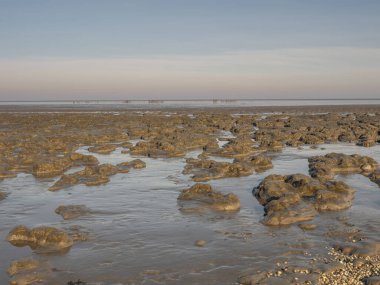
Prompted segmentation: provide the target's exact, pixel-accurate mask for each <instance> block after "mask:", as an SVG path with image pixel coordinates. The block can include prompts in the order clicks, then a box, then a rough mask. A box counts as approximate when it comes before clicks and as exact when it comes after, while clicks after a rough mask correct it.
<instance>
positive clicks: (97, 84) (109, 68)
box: [0, 48, 380, 100]
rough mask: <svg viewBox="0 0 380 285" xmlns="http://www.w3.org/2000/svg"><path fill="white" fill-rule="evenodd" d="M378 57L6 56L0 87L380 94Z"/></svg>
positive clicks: (0, 65)
mask: <svg viewBox="0 0 380 285" xmlns="http://www.w3.org/2000/svg"><path fill="white" fill-rule="evenodd" d="M378 62H380V49H375V48H320V49H278V50H269V51H268V50H264V51H244V52H235V53H223V54H217V55H205V56H203V55H202V56H191V55H190V56H178V55H176V56H159V57H158V56H156V57H155V56H150V57H120V58H53V57H45V58H44V57H40V58H24V59H0V93H1V94H7V97H8V96H9V98H11V99H12V100H19V99H24V100H36V99H38V98H40V99H45V100H48V99H49V98H52V97H54V98H55V99H57V100H59V99H69V100H71V99H72V100H76V99H131V100H132V99H159V98H164V99H176V98H177V99H178V98H180V99H186V98H187V97H190V98H198V99H201V98H210V99H212V98H221V99H228V98H245V99H249V98H253V99H254V98H267V97H268V96H269V97H268V98H276V96H275V95H276V94H278V96H277V98H279V97H280V98H281V96H283V94H285V95H287V97H289V98H300V99H302V98H305V97H304V96H305V94H306V95H307V98H334V94H337V93H340V94H342V95H343V96H341V97H343V98H358V99H360V98H377V95H378V90H379V89H380V80H379V77H380V66H379V65H378ZM315 90H318V92H315ZM20 94H22V96H20ZM37 94H38V98H36V95H37ZM273 95H274V96H273ZM338 98H339V97H338ZM2 99H3V98H2Z"/></svg>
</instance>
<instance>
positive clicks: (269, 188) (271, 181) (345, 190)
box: [253, 174, 354, 226]
mask: <svg viewBox="0 0 380 285" xmlns="http://www.w3.org/2000/svg"><path fill="white" fill-rule="evenodd" d="M253 194H254V195H255V197H256V199H257V200H258V201H259V203H260V204H261V205H263V206H264V213H265V214H264V219H263V223H264V224H266V225H271V226H279V225H288V224H293V223H298V222H304V221H309V220H312V219H313V218H314V217H315V215H317V213H318V212H323V211H337V210H342V209H346V208H348V207H350V206H351V202H352V199H353V197H354V190H353V189H351V188H350V187H349V186H348V185H346V184H345V183H343V182H336V181H328V182H325V183H322V182H320V181H318V180H316V179H313V178H311V177H309V176H307V175H303V174H294V175H288V176H281V175H269V176H267V177H266V178H265V179H264V180H263V181H262V182H261V183H260V184H259V185H258V186H257V187H256V188H255V189H254V190H253Z"/></svg>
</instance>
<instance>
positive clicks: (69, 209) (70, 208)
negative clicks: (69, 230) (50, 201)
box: [55, 205, 91, 220]
mask: <svg viewBox="0 0 380 285" xmlns="http://www.w3.org/2000/svg"><path fill="white" fill-rule="evenodd" d="M90 212H91V211H90V209H88V208H87V207H86V206H84V205H66V206H59V207H58V208H57V209H55V213H56V214H58V215H61V216H62V218H63V219H64V220H71V219H75V218H79V217H81V216H85V215H87V214H89V213H90Z"/></svg>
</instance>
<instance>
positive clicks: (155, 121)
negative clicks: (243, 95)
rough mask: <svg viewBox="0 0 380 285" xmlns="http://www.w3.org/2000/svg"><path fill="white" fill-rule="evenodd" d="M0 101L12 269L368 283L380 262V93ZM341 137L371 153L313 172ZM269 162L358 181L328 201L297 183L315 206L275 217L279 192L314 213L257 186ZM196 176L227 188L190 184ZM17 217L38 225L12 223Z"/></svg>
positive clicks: (60, 276) (0, 239) (1, 262)
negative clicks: (139, 101) (78, 104)
mask: <svg viewBox="0 0 380 285" xmlns="http://www.w3.org/2000/svg"><path fill="white" fill-rule="evenodd" d="M0 109H1V110H0V112H1V113H0V119H1V120H0V122H1V123H0V148H1V169H0V170H1V171H0V174H1V181H0V192H1V193H4V194H3V195H1V196H0V197H1V199H0V213H1V217H2V219H1V221H0V252H1V253H2V254H1V255H0V269H1V270H0V280H2V282H4V284H6V283H7V282H11V281H13V282H19V283H18V284H28V283H25V282H29V283H30V284H33V283H32V281H33V280H34V281H36V280H41V282H42V284H44V283H43V282H45V284H66V283H68V282H69V281H71V280H72V281H76V280H78V279H80V280H82V281H85V282H86V284H239V283H240V284H366V283H364V282H367V283H368V282H370V281H365V280H366V278H368V277H371V276H372V277H374V276H377V275H378V274H380V271H379V264H380V263H379V262H378V260H379V256H380V255H379V254H380V252H378V247H379V246H378V243H379V242H380V240H379V238H378V237H379V233H380V232H379V231H380V227H379V221H378V216H379V214H380V206H379V205H380V203H379V202H380V194H379V185H378V183H379V182H378V181H380V180H379V178H380V175H379V174H378V164H376V163H379V162H380V145H379V141H380V106H378V105H372V106H306V107H257V108H208V109H201V110H200V109H191V108H186V109H173V108H170V109H165V110H128V109H124V107H120V108H117V109H115V108H110V107H104V108H101V109H99V108H98V107H90V108H85V109H81V108H78V109H74V110H73V109H72V108H70V109H67V108H62V107H60V106H56V107H52V106H49V107H44V106H33V107H30V106H29V107H26V106H22V107H20V106H6V107H5V106H1V107H0ZM331 153H340V154H345V155H352V154H358V155H360V159H359V158H357V159H355V160H350V159H349V158H348V157H347V156H344V157H341V156H340V157H339V159H340V160H339V161H338V162H337V165H335V168H334V173H333V175H332V177H329V178H328V179H326V178H325V176H324V177H323V178H322V176H321V175H319V176H318V175H317V176H315V177H312V176H313V169H314V168H315V167H316V165H315V164H312V165H309V163H310V161H315V159H316V157H324V156H325V155H327V154H331ZM78 154H82V155H78ZM257 156H262V157H265V158H266V159H256V157H257ZM364 157H369V158H371V159H373V160H374V162H372V160H369V159H365V158H364ZM312 158H313V159H314V160H310V159H312ZM137 159H138V160H140V161H138V160H137ZM318 161H320V160H318ZM363 161H364V162H363ZM329 163H330V162H329ZM371 163H372V164H371ZM368 164H370V165H372V166H371V167H372V168H370V167H369V166H368ZM317 169H318V171H320V172H318V173H319V174H320V173H321V171H327V170H326V167H325V168H323V167H321V166H319V168H317ZM321 169H322V170H321ZM185 170H186V171H185ZM338 170H340V171H338ZM343 170H344V171H343ZM272 174H276V175H282V176H289V175H294V174H302V175H306V176H308V177H310V179H312V180H311V181H314V180H315V182H313V183H317V182H318V183H320V185H322V186H318V187H322V188H323V187H325V186H323V185H329V184H328V183H332V182H334V181H337V182H342V183H345V184H346V185H347V187H350V189H352V190H353V191H354V195H353V196H352V197H351V196H350V204H348V206H347V207H344V209H343V208H342V209H339V210H335V209H330V210H329V211H319V209H320V205H321V203H324V204H323V205H325V204H326V205H327V203H329V204H328V205H330V206H331V205H333V206H335V205H336V203H335V204H334V203H332V204H331V201H332V200H331V199H333V198H329V199H328V200H323V199H322V200H321V198H320V195H322V194H321V193H322V192H317V191H316V192H315V193H317V194H315V195H314V194H313V195H314V196H313V195H309V196H303V197H301V198H302V199H304V200H305V199H306V200H307V203H308V205H309V206H310V205H311V207H313V209H315V211H317V212H318V214H315V215H313V216H312V217H311V218H310V219H307V220H305V221H303V220H302V219H301V220H297V221H296V222H292V223H289V224H286V225H278V226H268V225H266V224H265V222H264V220H265V217H266V216H265V215H266V214H268V212H267V213H266V212H265V211H268V209H272V210H273V209H274V208H273V207H274V206H273V205H272V206H271V207H269V208H268V206H267V205H266V204H267V202H269V200H270V201H272V204H273V201H283V202H282V204H281V207H282V208H281V209H282V210H285V211H286V212H284V213H287V214H288V213H289V211H290V210H291V211H295V213H296V214H297V215H298V216H300V215H303V212H302V211H299V209H298V208H293V207H294V203H293V204H292V203H290V202H289V200H285V199H284V197H289V193H288V192H286V191H285V192H286V195H285V196H284V195H283V194H281V195H280V194H276V195H277V196H276V195H275V196H271V198H270V199H269V200H268V201H267V202H265V203H263V202H262V201H261V203H260V200H258V199H257V197H256V196H257V195H255V189H256V188H257V187H258V186H259V185H260V183H261V182H262V181H263V180H264V179H265V178H266V177H268V176H269V175H272ZM199 179H202V181H201V183H205V184H209V185H211V187H212V191H214V192H215V193H216V194H210V193H209V192H207V191H209V190H207V191H206V192H202V191H200V192H197V194H196V195H194V196H191V197H190V198H189V197H187V198H186V201H183V199H178V198H181V197H183V194H182V196H181V193H184V192H183V191H185V190H186V189H189V188H190V187H192V186H193V185H195V184H196V183H197V182H199V181H197V180H199ZM297 183H298V182H297ZM313 185H314V184H313ZM318 185H319V184H318ZM284 187H285V188H286V189H287V190H289V189H290V188H288V186H284ZM292 187H294V189H293V188H291V189H290V190H289V191H293V192H294V191H295V192H297V191H299V190H297V189H298V188H297V187H299V185H298V184H297V186H292ZM302 187H303V186H302ZM326 187H327V186H326ZM207 189H208V188H207ZM313 189H314V188H313ZM329 189H330V188H329ZM330 190H331V189H330ZM318 191H323V195H326V191H327V190H326V189H318ZM331 191H332V192H331V193H328V194H329V195H336V193H337V190H331ZM339 191H340V190H339ZM339 191H338V192H339ZM214 192H213V193H214ZM285 192H284V193H285ZM293 192H292V193H293ZM205 193H206V194H205ZM207 193H208V194H207ZM228 193H230V194H232V195H233V196H223V195H228ZM313 193H314V192H313ZM318 193H319V194H318ZM339 193H340V195H341V193H342V192H339ZM350 193H351V192H350ZM293 194H294V193H293ZM350 195H351V194H350ZM229 197H230V198H231V197H234V198H233V199H232V201H233V203H234V204H233V206H234V207H233V211H230V210H228V209H231V208H229V206H228V205H229V204H228V202H229V201H230V200H231V199H230V198H229ZM235 197H236V198H237V199H238V200H239V207H236V205H237V203H236V200H235ZM329 197H331V196H329ZM334 197H335V196H334ZM339 197H342V196H339ZM339 197H338V198H339ZM188 198H189V199H188ZM281 199H282V200H281ZM297 199H299V198H297ZM304 200H297V201H298V202H297V203H299V201H302V203H303V202H305V201H306V200H305V201H304ZM292 201H294V200H292ZM315 201H318V203H317V204H314V202H315ZM226 203H227V204H226ZM289 203H290V204H289ZM73 205H74V206H73ZM75 205H77V206H75ZM226 205H227V206H226ZM297 205H298V204H297ZM315 205H318V207H317V206H315ZM60 206H68V207H63V208H62V207H60ZM70 206H71V207H70ZM276 207H277V206H276ZM284 207H285V208H284ZM297 207H298V206H297ZM58 209H59V210H58ZM226 209H227V210H226ZM277 209H278V208H276V210H277ZM62 211H66V212H65V213H66V217H69V218H67V219H66V218H64V214H62V215H60V214H57V213H56V212H58V213H62ZM70 211H71V212H70ZM280 213H281V212H280ZM288 220H289V219H288ZM291 221H294V220H291ZM19 225H25V226H26V227H27V229H28V231H27V233H25V230H22V231H23V232H22V233H20V229H21V228H18V229H17V230H18V231H19V232H18V234H17V235H16V234H14V232H13V234H12V232H11V231H12V229H14V228H15V227H16V226H19ZM51 228H54V229H55V230H52V229H51ZM36 229H37V230H38V231H37V230H36ZM11 237H12V239H11ZM26 237H27V240H26ZM16 238H17V242H15V241H16ZM7 239H8V240H7ZM20 239H21V240H20ZM15 245H17V246H15ZM24 259H28V260H30V259H32V260H33V262H31V261H29V263H23V264H22V265H19V267H17V266H16V265H14V266H13V267H12V270H10V271H9V272H8V273H7V269H8V268H9V267H10V266H11V263H12V262H14V261H17V260H19V261H20V260H24ZM25 264H27V265H25ZM14 268H18V269H14ZM3 280H4V281H3ZM25 280H26V281H25ZM28 280H29V281H28ZM21 282H24V283H21ZM276 282H277V283H276ZM333 282H337V283H333ZM369 284H370V283H369Z"/></svg>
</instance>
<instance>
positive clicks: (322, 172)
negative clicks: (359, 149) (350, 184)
mask: <svg viewBox="0 0 380 285" xmlns="http://www.w3.org/2000/svg"><path fill="white" fill-rule="evenodd" d="M377 166H378V163H377V162H376V160H374V159H373V158H370V157H368V156H361V155H358V154H353V155H346V154H343V153H329V154H326V155H324V156H314V157H311V158H309V171H310V174H311V176H312V177H315V178H318V179H320V180H330V179H333V178H334V176H335V175H336V174H339V173H361V174H363V175H367V176H368V175H370V174H371V173H373V172H374V171H375V170H376V168H377Z"/></svg>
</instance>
